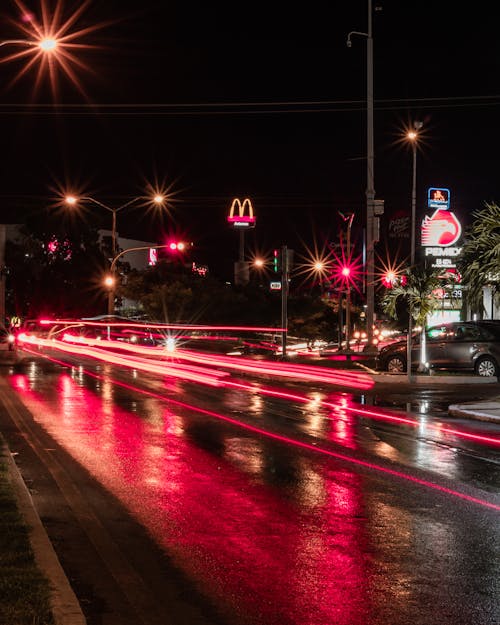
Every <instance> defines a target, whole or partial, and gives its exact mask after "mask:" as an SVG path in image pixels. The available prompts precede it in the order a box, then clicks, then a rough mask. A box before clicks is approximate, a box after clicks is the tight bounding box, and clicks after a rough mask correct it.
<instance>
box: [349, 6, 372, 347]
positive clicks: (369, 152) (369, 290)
mask: <svg viewBox="0 0 500 625" xmlns="http://www.w3.org/2000/svg"><path fill="white" fill-rule="evenodd" d="M372 18H373V9H372V0H368V27H367V31H366V32H360V31H356V30H353V31H351V32H350V33H349V34H348V36H347V46H348V47H349V48H350V47H351V45H352V42H351V35H360V36H362V37H366V262H365V279H366V334H367V337H368V345H367V347H368V349H373V320H374V309H375V284H374V277H375V250H374V243H375V236H374V235H375V223H374V222H375V219H374V213H375V169H374V163H375V154H374V146H373V26H372Z"/></svg>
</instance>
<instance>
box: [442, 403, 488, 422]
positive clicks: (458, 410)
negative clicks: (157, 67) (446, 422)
mask: <svg viewBox="0 0 500 625" xmlns="http://www.w3.org/2000/svg"><path fill="white" fill-rule="evenodd" d="M448 413H449V414H450V415H452V416H453V417H462V418H464V419H477V420H478V421H488V422H489V423H500V403H499V402H494V403H488V402H480V403H478V404H452V405H451V406H449V407H448ZM495 413H496V414H495Z"/></svg>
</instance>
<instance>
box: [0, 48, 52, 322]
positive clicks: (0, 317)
mask: <svg viewBox="0 0 500 625" xmlns="http://www.w3.org/2000/svg"><path fill="white" fill-rule="evenodd" d="M3 46H23V47H27V48H33V47H38V48H40V51H41V53H43V54H47V53H51V52H53V51H55V49H56V48H57V40H56V39H51V38H46V39H40V40H37V41H30V40H28V39H5V40H3V41H0V47H3ZM5 232H6V228H5V225H3V224H0V324H3V323H4V321H5Z"/></svg>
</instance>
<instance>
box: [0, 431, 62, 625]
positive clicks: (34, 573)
mask: <svg viewBox="0 0 500 625" xmlns="http://www.w3.org/2000/svg"><path fill="white" fill-rule="evenodd" d="M4 453H5V450H4V449H2V445H1V440H0V625H53V624H54V619H53V616H52V612H51V606H50V585H49V582H48V580H47V579H46V578H45V576H44V575H42V573H41V572H40V570H39V569H38V568H37V566H36V562H35V557H34V554H33V550H32V548H31V544H30V540H29V530H28V527H27V526H26V524H25V523H24V520H23V518H22V517H21V515H20V513H19V511H18V508H17V504H16V499H15V495H14V489H13V486H12V483H11V481H10V478H9V473H8V469H7V463H6V462H5V457H4Z"/></svg>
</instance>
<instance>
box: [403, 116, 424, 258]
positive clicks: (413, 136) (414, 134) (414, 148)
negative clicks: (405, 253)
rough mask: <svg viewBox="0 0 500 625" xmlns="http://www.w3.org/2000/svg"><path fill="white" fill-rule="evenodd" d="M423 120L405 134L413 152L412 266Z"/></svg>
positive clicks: (416, 122) (414, 123)
mask: <svg viewBox="0 0 500 625" xmlns="http://www.w3.org/2000/svg"><path fill="white" fill-rule="evenodd" d="M422 126H423V122H419V121H415V122H413V128H414V130H410V131H409V132H408V134H407V135H406V136H407V137H408V139H409V140H410V141H411V142H412V153H413V176H412V185H411V232H410V237H411V240H410V265H411V266H412V267H413V265H414V264H415V236H416V235H415V229H416V228H415V222H416V213H417V144H418V131H419V130H420V129H421V128H422Z"/></svg>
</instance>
